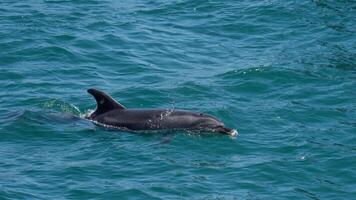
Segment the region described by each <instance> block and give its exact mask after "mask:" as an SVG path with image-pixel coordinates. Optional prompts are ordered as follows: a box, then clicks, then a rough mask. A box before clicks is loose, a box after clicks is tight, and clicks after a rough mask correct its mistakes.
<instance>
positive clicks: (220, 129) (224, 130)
mask: <svg viewBox="0 0 356 200" xmlns="http://www.w3.org/2000/svg"><path fill="white" fill-rule="evenodd" d="M217 132H219V133H223V134H227V135H230V136H233V137H235V136H237V135H238V132H237V131H236V130H235V129H230V128H226V127H223V126H221V127H218V128H217Z"/></svg>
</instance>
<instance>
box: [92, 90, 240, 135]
mask: <svg viewBox="0 0 356 200" xmlns="http://www.w3.org/2000/svg"><path fill="white" fill-rule="evenodd" d="M88 93H90V94H91V95H93V96H94V98H95V100H96V103H97V108H96V110H95V111H94V112H93V113H92V114H90V116H88V117H86V118H87V119H89V120H91V121H93V122H94V123H95V124H98V125H103V126H107V127H112V128H118V129H124V130H129V131H155V130H189V131H199V132H217V133H223V134H228V135H231V136H236V135H237V131H236V130H234V129H229V128H226V127H225V125H224V123H222V122H221V121H220V120H218V119H217V118H215V117H213V116H210V115H207V114H203V113H197V112H188V111H182V110H171V109H155V110H139V109H126V108H125V107H124V106H123V105H121V104H120V103H118V102H116V101H115V100H114V99H113V98H111V97H110V96H109V95H107V94H105V93H104V92H102V91H99V90H96V89H89V90H88Z"/></svg>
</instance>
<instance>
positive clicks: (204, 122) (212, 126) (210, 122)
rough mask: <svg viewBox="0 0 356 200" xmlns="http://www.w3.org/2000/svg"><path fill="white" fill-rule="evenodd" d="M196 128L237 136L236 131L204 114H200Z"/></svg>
mask: <svg viewBox="0 0 356 200" xmlns="http://www.w3.org/2000/svg"><path fill="white" fill-rule="evenodd" d="M196 128H197V129H199V130H202V131H208V132H218V133H222V134H227V135H231V136H236V135H237V131H236V130H234V129H230V128H226V127H225V124H224V123H223V122H221V121H220V120H218V119H217V118H215V117H213V116H211V115H207V114H203V113H199V116H198V120H197V123H196Z"/></svg>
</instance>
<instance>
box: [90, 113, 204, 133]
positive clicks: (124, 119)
mask: <svg viewBox="0 0 356 200" xmlns="http://www.w3.org/2000/svg"><path fill="white" fill-rule="evenodd" d="M196 115H199V114H197V113H193V112H186V111H180V110H169V109H157V110H136V109H115V110H112V111H109V112H107V113H104V114H102V115H100V116H98V117H95V118H94V119H92V120H94V121H97V122H99V123H102V124H106V125H110V126H114V127H125V128H128V129H131V130H156V129H184V128H190V127H191V126H194V123H193V121H194V120H193V118H194V117H195V116H196Z"/></svg>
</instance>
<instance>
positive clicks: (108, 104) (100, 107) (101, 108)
mask: <svg viewBox="0 0 356 200" xmlns="http://www.w3.org/2000/svg"><path fill="white" fill-rule="evenodd" d="M88 93H89V94H91V95H93V97H94V98H95V100H96V104H97V107H96V110H95V112H94V113H95V114H97V115H99V114H103V113H105V112H108V111H110V110H114V109H125V107H124V106H123V105H121V104H120V103H118V102H117V101H115V100H114V99H113V98H111V97H110V96H109V95H107V94H105V93H104V92H102V91H100V90H97V89H94V88H91V89H89V90H88Z"/></svg>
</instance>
